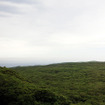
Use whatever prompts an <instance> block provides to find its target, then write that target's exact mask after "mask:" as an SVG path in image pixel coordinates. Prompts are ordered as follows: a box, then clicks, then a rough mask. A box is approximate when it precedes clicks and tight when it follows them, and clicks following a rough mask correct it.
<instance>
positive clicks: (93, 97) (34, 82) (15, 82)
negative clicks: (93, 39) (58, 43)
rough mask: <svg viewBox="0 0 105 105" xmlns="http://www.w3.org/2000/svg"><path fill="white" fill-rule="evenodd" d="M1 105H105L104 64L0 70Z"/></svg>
mask: <svg viewBox="0 0 105 105" xmlns="http://www.w3.org/2000/svg"><path fill="white" fill-rule="evenodd" d="M0 105H105V62H68V63H57V64H50V65H41V66H40V65H39V66H18V67H12V68H7V67H0Z"/></svg>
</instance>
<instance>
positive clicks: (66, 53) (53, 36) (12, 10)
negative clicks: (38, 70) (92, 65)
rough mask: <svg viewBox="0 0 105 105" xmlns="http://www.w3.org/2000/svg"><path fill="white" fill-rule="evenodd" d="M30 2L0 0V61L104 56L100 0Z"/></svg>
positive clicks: (104, 9) (104, 32)
mask: <svg viewBox="0 0 105 105" xmlns="http://www.w3.org/2000/svg"><path fill="white" fill-rule="evenodd" d="M28 2H30V3H28ZM32 2H33V1H29V0H23V1H22V0H21V1H20V0H19V1H18V0H17V1H16V0H8V1H7V0H5V1H4V0H2V1H0V15H1V16H0V29H1V30H0V49H2V51H1V54H0V59H1V62H4V63H5V62H7V63H8V64H9V65H10V62H11V65H13V64H12V62H14V63H15V64H16V63H17V64H21V63H22V64H28V61H29V63H30V64H34V63H35V64H38V63H39V64H44V63H53V62H64V61H86V60H105V59H104V53H105V50H104V49H105V48H104V46H105V29H104V28H105V19H104V17H105V6H104V5H105V1H104V0H100V1H99V0H88V1H84V0H79V1H78V0H65V1H64V0H38V1H35V2H34V3H32ZM3 16H4V17H3ZM6 60H7V61H6ZM19 62H20V63H19ZM7 63H5V64H7Z"/></svg>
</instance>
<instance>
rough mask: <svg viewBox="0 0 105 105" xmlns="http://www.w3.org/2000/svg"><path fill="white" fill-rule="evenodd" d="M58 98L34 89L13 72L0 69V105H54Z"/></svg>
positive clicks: (49, 92)
mask: <svg viewBox="0 0 105 105" xmlns="http://www.w3.org/2000/svg"><path fill="white" fill-rule="evenodd" d="M58 102H59V97H58V96H57V95H55V94H54V93H53V92H51V91H49V90H43V89H40V88H36V86H35V84H32V83H29V82H27V81H26V80H25V79H24V78H22V77H21V76H19V74H18V73H16V72H15V71H13V70H11V69H8V68H2V67H0V105H54V104H55V103H58Z"/></svg>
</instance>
